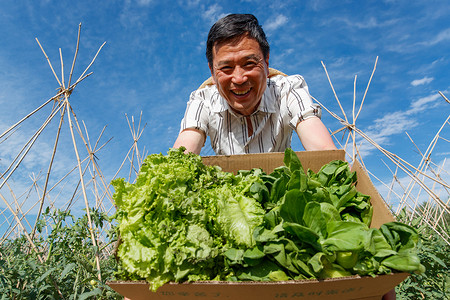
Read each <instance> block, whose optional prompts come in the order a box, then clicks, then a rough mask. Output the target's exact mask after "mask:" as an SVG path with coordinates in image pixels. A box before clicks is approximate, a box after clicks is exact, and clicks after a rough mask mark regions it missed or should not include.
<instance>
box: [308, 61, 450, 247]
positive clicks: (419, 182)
mask: <svg viewBox="0 0 450 300" xmlns="http://www.w3.org/2000/svg"><path fill="white" fill-rule="evenodd" d="M377 62H378V57H377V58H376V60H375V64H374V67H373V71H372V74H371V76H370V78H369V81H368V83H367V86H366V89H365V92H364V96H363V98H362V100H361V103H360V106H359V109H358V111H357V112H356V79H357V77H356V76H355V80H354V89H353V109H352V123H350V122H349V119H348V117H347V114H346V113H345V111H344V109H343V106H342V104H341V101H340V100H339V97H338V95H337V93H336V91H335V89H334V86H333V83H332V81H331V78H330V75H329V73H328V71H327V68H326V66H325V64H324V63H323V62H322V66H323V68H324V70H325V73H326V75H327V78H328V82H329V84H330V86H331V89H332V91H333V94H334V96H335V99H336V101H337V103H338V105H339V107H340V109H341V113H342V115H343V117H340V116H339V115H338V114H336V113H334V112H332V111H330V110H329V109H327V108H326V107H325V106H324V105H323V104H322V103H320V102H319V101H318V100H317V99H314V100H315V101H317V102H318V103H319V104H320V105H321V106H322V107H323V108H324V109H325V110H326V111H327V112H328V113H330V115H332V116H333V117H334V118H335V119H337V120H338V121H339V122H340V123H341V124H342V125H343V127H342V128H341V129H339V130H337V131H335V132H333V133H332V135H333V136H334V137H335V139H336V141H337V142H338V143H339V144H340V142H339V140H338V139H337V138H336V134H337V133H339V132H341V131H344V133H345V131H347V130H348V135H347V139H346V141H345V144H344V145H341V147H342V148H343V149H345V150H346V152H347V154H348V155H349V156H350V157H351V161H355V160H359V161H360V162H361V163H362V165H363V167H364V168H365V166H364V162H363V157H362V156H361V154H360V152H359V147H358V146H357V136H356V134H358V136H359V137H361V138H362V139H363V140H364V141H366V142H368V143H369V144H370V145H371V146H372V147H374V148H375V149H377V150H379V151H380V152H381V153H382V154H383V155H385V156H386V157H387V158H388V159H389V160H390V161H391V162H392V163H393V164H394V165H395V166H396V171H395V173H392V171H391V170H390V171H391V173H392V176H393V177H392V182H391V185H390V186H388V185H386V184H385V183H383V182H382V181H381V180H379V179H378V178H377V177H374V178H375V179H377V180H378V181H380V182H382V184H383V185H385V186H386V187H388V190H389V194H388V199H385V201H386V202H387V204H393V203H392V202H393V201H391V199H390V196H391V195H392V194H394V195H397V201H398V203H397V205H396V209H395V211H394V210H393V211H392V212H393V213H394V215H398V214H399V213H400V212H401V211H402V210H403V209H406V211H407V213H408V214H409V220H412V219H413V218H414V217H417V216H421V217H422V222H424V223H425V224H427V225H428V226H429V227H430V228H432V229H433V230H434V231H436V232H437V233H438V235H440V236H441V237H442V238H443V239H444V240H445V241H446V242H447V244H450V236H449V233H448V228H449V227H448V226H449V225H450V224H447V223H446V219H445V218H444V215H447V216H448V214H450V206H449V201H450V192H449V191H450V186H449V184H448V183H447V182H446V181H445V179H444V177H443V176H440V174H441V173H446V174H448V171H447V170H445V169H444V168H443V167H438V170H437V171H436V170H434V168H433V166H436V164H434V163H433V162H432V152H433V150H434V149H435V147H436V145H437V143H438V141H440V142H445V143H448V142H449V141H448V140H446V139H445V138H443V137H442V132H443V131H444V129H448V126H449V125H450V115H449V116H447V118H446V119H445V120H444V122H443V124H442V126H441V127H440V128H439V130H438V131H437V133H436V135H435V136H434V138H433V139H432V141H431V142H430V145H429V146H428V149H427V150H426V151H425V153H422V152H421V151H420V149H418V152H419V154H420V155H421V161H420V163H419V165H418V166H417V167H416V166H414V165H413V164H412V163H410V162H408V161H407V160H405V159H403V158H401V157H400V156H398V155H396V154H394V153H391V152H389V151H388V150H386V149H384V148H383V147H381V146H380V145H379V144H378V143H376V142H375V141H374V140H373V139H372V138H371V137H370V136H368V135H367V134H366V133H364V132H363V131H362V130H360V129H359V128H358V127H357V126H356V121H357V119H358V116H359V114H360V113H361V110H362V107H363V105H364V101H365V99H366V96H367V92H368V90H369V87H370V83H371V81H372V78H373V75H374V73H375V70H376V66H377ZM439 94H440V95H441V96H442V98H444V100H445V101H446V102H447V103H450V101H449V100H448V99H447V97H446V96H445V95H444V94H443V93H442V92H439ZM406 134H407V133H406ZM408 137H409V135H408ZM349 141H351V143H350V142H349ZM361 143H362V142H361ZM413 144H414V142H413ZM349 145H351V147H350V148H351V153H350V151H349V150H348V148H349ZM414 145H415V144H414ZM415 146H416V145H415ZM416 148H417V146H416ZM443 166H444V165H443ZM365 169H366V171H367V172H368V173H369V174H371V172H370V171H369V170H367V168H365ZM399 170H401V171H403V172H404V174H405V175H406V176H407V179H408V180H409V183H408V185H407V186H406V187H404V186H403V185H402V183H401V182H400V181H399V180H398V174H397V173H398V171H399ZM371 175H372V176H374V175H373V174H371ZM429 182H431V183H432V185H431V186H430V183H429ZM396 183H397V184H398V185H399V187H400V188H401V189H402V190H403V192H402V194H397V193H396V191H395V185H396ZM416 186H418V192H417V195H416V196H414V195H412V192H413V190H414V187H416ZM437 191H440V192H442V193H443V194H442V195H439V193H438V192H437ZM422 192H424V193H426V194H427V195H428V198H427V200H426V201H424V200H423V197H422V196H421V193H422ZM421 206H424V207H425V209H426V211H424V209H422V208H421ZM431 208H432V209H431Z"/></svg>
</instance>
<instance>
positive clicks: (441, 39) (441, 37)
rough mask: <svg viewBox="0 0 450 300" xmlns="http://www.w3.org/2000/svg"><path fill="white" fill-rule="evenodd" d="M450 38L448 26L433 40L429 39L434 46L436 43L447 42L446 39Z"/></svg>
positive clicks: (429, 43) (430, 44)
mask: <svg viewBox="0 0 450 300" xmlns="http://www.w3.org/2000/svg"><path fill="white" fill-rule="evenodd" d="M449 40H450V28H447V29H445V30H443V31H441V32H439V33H438V34H437V35H436V36H435V37H434V39H432V40H431V41H429V42H428V43H426V44H428V45H429V46H433V45H436V44H438V43H440V42H445V41H449Z"/></svg>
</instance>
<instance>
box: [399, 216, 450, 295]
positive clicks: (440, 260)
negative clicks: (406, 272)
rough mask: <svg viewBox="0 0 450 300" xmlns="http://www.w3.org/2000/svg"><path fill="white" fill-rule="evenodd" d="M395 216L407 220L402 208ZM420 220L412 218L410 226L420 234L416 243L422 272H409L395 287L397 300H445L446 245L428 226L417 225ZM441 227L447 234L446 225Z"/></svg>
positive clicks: (448, 290)
mask: <svg viewBox="0 0 450 300" xmlns="http://www.w3.org/2000/svg"><path fill="white" fill-rule="evenodd" d="M447 218H448V214H447ZM398 219H399V220H400V221H404V222H407V217H406V214H405V211H402V212H401V213H400V215H399V216H398ZM420 222H421V218H420V217H418V218H416V219H414V220H413V221H412V225H413V226H414V227H415V228H417V230H418V232H419V235H420V237H421V238H420V241H419V243H418V246H417V249H418V256H419V258H420V261H421V263H422V264H423V265H424V266H425V268H426V271H425V272H424V273H422V274H415V273H413V274H411V275H410V276H409V277H408V278H407V279H406V280H404V281H403V282H402V283H401V284H400V285H399V286H397V288H396V292H397V299H400V300H407V299H408V300H409V299H411V300H412V299H449V298H450V267H449V266H450V251H449V246H448V244H447V243H446V242H445V241H444V240H443V239H442V238H441V237H440V236H439V235H438V234H437V233H436V232H435V231H434V230H432V229H431V228H430V227H428V226H427V225H425V224H422V225H419V224H420ZM447 224H448V223H447ZM445 229H446V232H447V233H450V230H449V228H448V227H446V228H445Z"/></svg>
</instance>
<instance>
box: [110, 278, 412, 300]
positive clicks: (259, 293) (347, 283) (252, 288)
mask: <svg viewBox="0 0 450 300" xmlns="http://www.w3.org/2000/svg"><path fill="white" fill-rule="evenodd" d="M408 276H409V274H408V273H392V274H388V275H380V276H375V277H370V276H358V275H355V276H350V277H341V278H331V279H325V280H316V279H312V280H289V281H267V282H259V281H245V282H231V281H195V282H183V283H173V282H171V283H167V284H165V285H163V286H162V287H160V288H159V289H158V290H157V291H156V292H152V291H150V289H149V288H150V285H149V283H148V282H146V281H108V282H107V283H106V284H107V285H108V286H109V287H111V288H112V289H113V290H115V291H116V292H118V293H119V294H121V295H123V296H125V297H127V298H129V299H132V300H140V299H179V298H177V296H179V295H183V296H184V297H183V299H197V298H200V295H203V297H202V298H203V299H205V296H206V295H212V294H217V295H218V294H220V295H221V297H220V299H225V298H227V299H229V298H231V299H236V298H235V295H243V294H244V293H245V299H246V300H253V299H254V300H259V299H263V298H265V299H269V298H267V296H269V297H271V298H276V297H277V296H278V297H282V295H289V294H290V295H294V294H297V295H299V294H300V293H303V295H304V297H302V299H322V296H324V295H325V294H328V295H329V296H332V299H336V300H339V299H380V297H381V296H382V295H383V294H385V293H387V292H388V291H390V290H391V289H393V288H394V287H395V286H397V285H398V284H399V283H401V282H402V281H403V280H405V279H406V278H407V277H408ZM355 279H357V280H358V281H357V282H354V280H355ZM369 282H370V285H368V283H369ZM363 286H364V288H362V287H363ZM189 295H190V296H191V297H188V296H189ZM271 298H270V299H271Z"/></svg>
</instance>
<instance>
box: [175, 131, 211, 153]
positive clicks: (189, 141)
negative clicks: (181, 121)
mask: <svg viewBox="0 0 450 300" xmlns="http://www.w3.org/2000/svg"><path fill="white" fill-rule="evenodd" d="M205 141H206V136H205V133H204V132H203V131H201V130H198V129H185V130H183V131H182V132H180V134H179V135H178V138H177V140H176V141H175V144H174V145H173V148H180V147H181V146H183V147H185V148H186V153H188V152H193V153H195V154H200V150H202V147H203V145H204V144H205Z"/></svg>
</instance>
